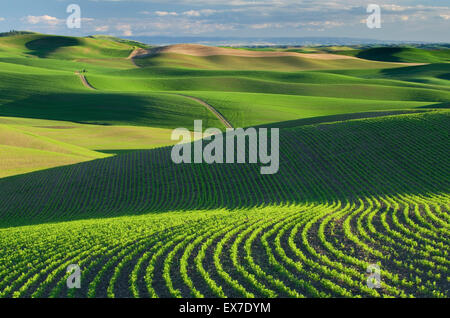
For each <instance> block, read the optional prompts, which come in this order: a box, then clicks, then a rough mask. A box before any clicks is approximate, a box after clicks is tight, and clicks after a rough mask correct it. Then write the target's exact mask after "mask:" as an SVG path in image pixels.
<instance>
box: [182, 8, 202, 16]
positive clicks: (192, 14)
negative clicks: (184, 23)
mask: <svg viewBox="0 0 450 318" xmlns="http://www.w3.org/2000/svg"><path fill="white" fill-rule="evenodd" d="M183 15H187V16H188V17H199V16H200V15H201V13H200V11H196V10H190V11H186V12H183Z"/></svg>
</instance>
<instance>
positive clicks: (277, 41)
mask: <svg viewBox="0 0 450 318" xmlns="http://www.w3.org/2000/svg"><path fill="white" fill-rule="evenodd" d="M126 38H127V39H130V40H134V41H139V42H142V43H146V44H151V45H170V44H181V43H192V44H204V45H213V46H283V45H286V46H317V45H369V44H403V43H416V44H417V43H423V42H400V41H380V40H374V39H359V38H335V37H301V38H291V37H282V38H256V37H251V38H250V37H248V38H243V37H236V38H217V37H169V36H134V37H126Z"/></svg>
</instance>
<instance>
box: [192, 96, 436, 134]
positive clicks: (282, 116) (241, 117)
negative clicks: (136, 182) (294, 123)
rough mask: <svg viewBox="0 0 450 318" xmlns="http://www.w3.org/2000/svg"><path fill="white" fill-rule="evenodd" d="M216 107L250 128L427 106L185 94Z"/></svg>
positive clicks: (398, 103)
mask: <svg viewBox="0 0 450 318" xmlns="http://www.w3.org/2000/svg"><path fill="white" fill-rule="evenodd" d="M185 94H188V95H192V96H195V97H199V98H201V99H203V100H205V101H206V102H208V103H209V104H211V105H215V107H216V108H217V109H218V110H219V111H220V112H221V113H222V114H223V115H224V116H225V117H226V118H227V119H228V120H230V121H231V123H232V124H233V125H234V126H236V127H247V126H254V125H262V124H268V123H275V122H283V121H287V120H294V119H300V118H312V117H317V116H327V115H337V114H346V113H359V112H370V111H382V110H384V111H386V110H395V109H406V108H411V109H412V108H417V107H423V106H426V105H429V103H427V102H401V101H383V100H364V99H356V98H354V99H350V98H328V97H309V96H293V95H281V94H262V93H258V94H254V93H218V92H185Z"/></svg>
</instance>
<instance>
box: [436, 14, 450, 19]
mask: <svg viewBox="0 0 450 318" xmlns="http://www.w3.org/2000/svg"><path fill="white" fill-rule="evenodd" d="M439 16H440V17H441V18H442V19H444V20H450V14H441V15H439Z"/></svg>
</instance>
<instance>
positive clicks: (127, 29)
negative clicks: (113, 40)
mask: <svg viewBox="0 0 450 318" xmlns="http://www.w3.org/2000/svg"><path fill="white" fill-rule="evenodd" d="M116 30H118V31H121V32H122V35H124V36H132V35H133V31H132V30H131V25H130V24H118V25H116Z"/></svg>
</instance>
